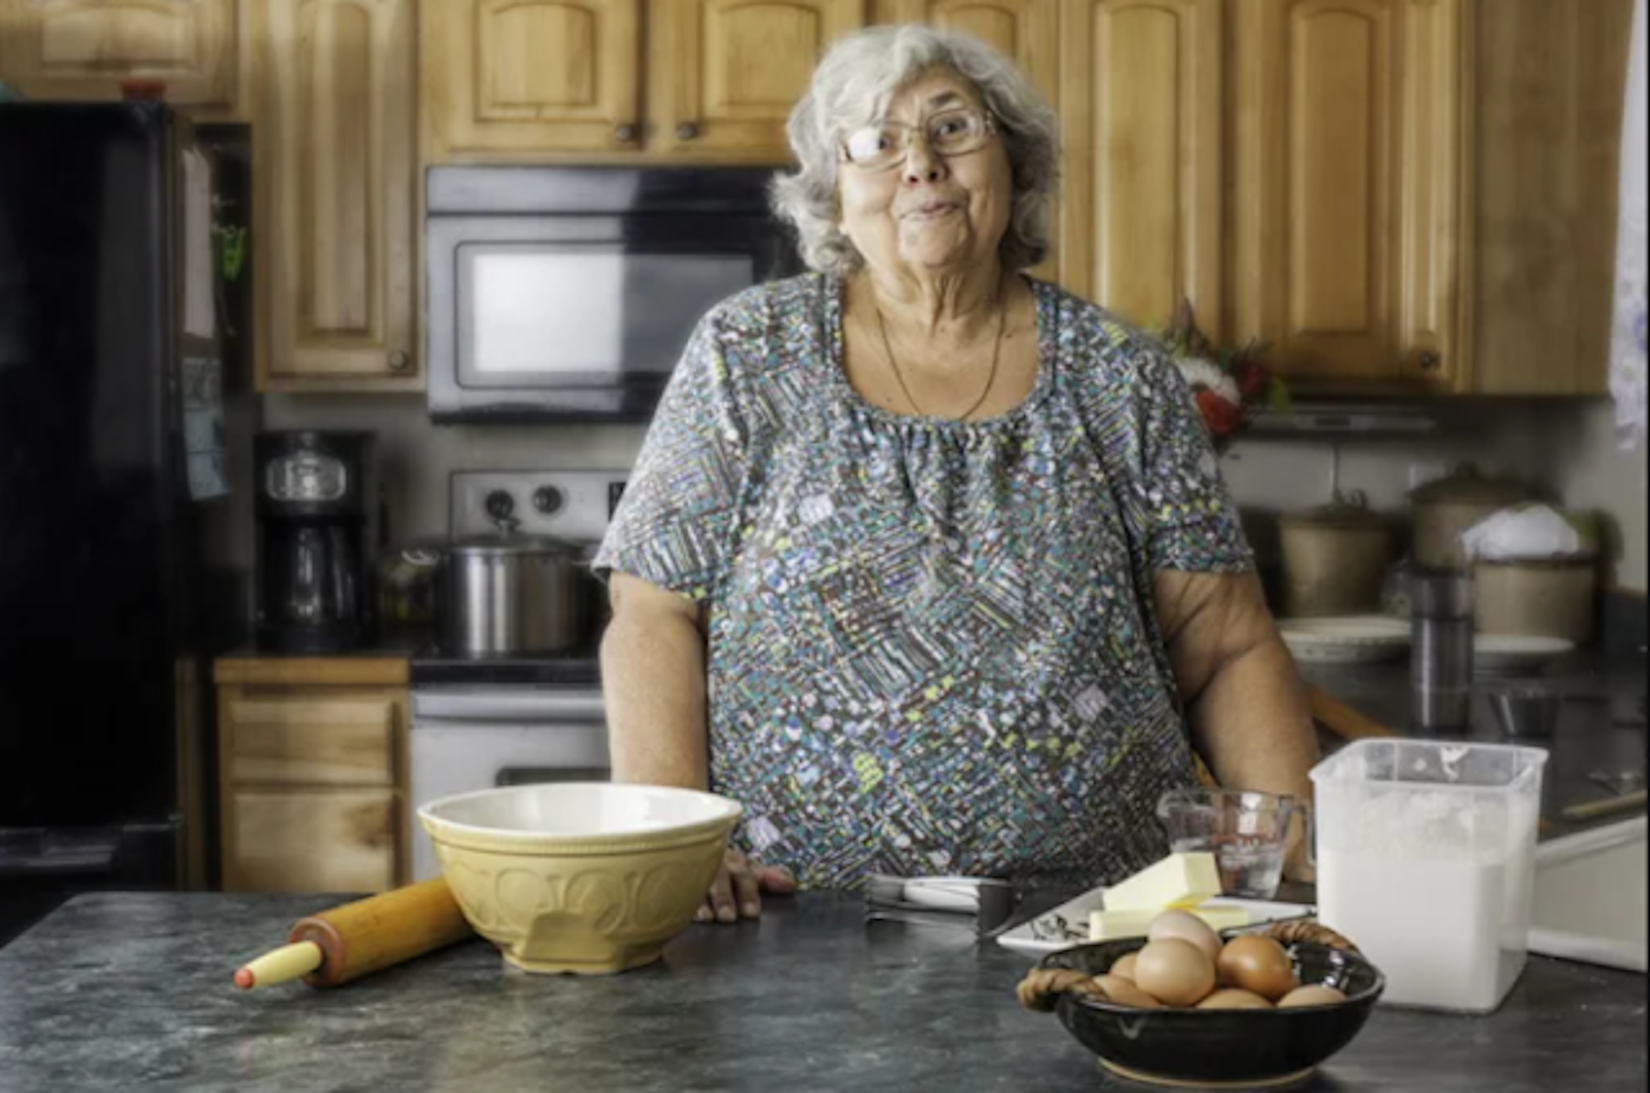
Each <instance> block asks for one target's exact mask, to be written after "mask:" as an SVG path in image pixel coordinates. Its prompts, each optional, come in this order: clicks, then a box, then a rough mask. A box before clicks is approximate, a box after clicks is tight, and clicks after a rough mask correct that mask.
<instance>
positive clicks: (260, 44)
mask: <svg viewBox="0 0 1650 1093" xmlns="http://www.w3.org/2000/svg"><path fill="white" fill-rule="evenodd" d="M256 3H257V15H258V18H257V23H256V41H257V49H256V51H255V54H254V59H253V70H254V80H253V87H254V95H253V99H254V110H255V113H256V122H255V125H254V141H255V152H254V166H253V208H254V214H255V216H256V217H257V223H258V231H257V233H256V234H257V236H258V238H259V240H260V242H259V243H258V245H256V246H255V247H254V253H255V256H256V277H257V279H256V282H255V284H256V286H257V287H256V292H257V301H258V309H257V316H258V327H259V329H260V330H261V331H263V334H262V336H261V337H260V338H259V343H260V344H259V349H260V352H259V354H258V356H257V372H258V380H259V383H258V388H259V390H261V391H266V392H267V391H302V390H333V391H337V390H378V391H393V390H418V389H420V387H421V380H420V374H419V373H420V369H419V366H418V354H417V351H416V347H417V340H418V339H417V329H418V324H417V321H416V311H417V299H418V295H417V282H416V276H417V269H418V253H417V252H418V248H417V245H416V242H417V232H418V228H419V225H418V222H417V204H418V202H417V192H418V179H417V169H418V165H417V149H416V143H417V130H416V112H417V81H416V56H415V51H414V33H415V22H416V20H415V14H416V13H415V9H414V5H413V0H256Z"/></svg>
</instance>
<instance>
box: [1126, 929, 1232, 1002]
mask: <svg viewBox="0 0 1650 1093" xmlns="http://www.w3.org/2000/svg"><path fill="white" fill-rule="evenodd" d="M1134 983H1135V986H1137V987H1139V988H1140V989H1141V990H1143V991H1145V992H1146V993H1147V994H1149V995H1151V996H1152V997H1153V998H1155V999H1157V1000H1158V1001H1159V1002H1162V1003H1164V1004H1165V1005H1169V1006H1195V1005H1197V1004H1198V1003H1199V1002H1201V1001H1203V999H1205V998H1207V997H1208V995H1209V992H1210V991H1212V990H1214V989H1215V966H1214V963H1213V962H1212V961H1210V959H1209V958H1208V957H1207V956H1205V955H1204V954H1203V950H1202V949H1200V948H1198V947H1197V946H1196V945H1193V944H1192V943H1191V942H1190V941H1182V940H1181V939H1180V938H1178V937H1169V938H1164V939H1163V940H1162V941H1148V942H1147V943H1146V947H1145V948H1143V949H1141V950H1140V952H1139V953H1138V954H1137V955H1136V956H1135V958H1134Z"/></svg>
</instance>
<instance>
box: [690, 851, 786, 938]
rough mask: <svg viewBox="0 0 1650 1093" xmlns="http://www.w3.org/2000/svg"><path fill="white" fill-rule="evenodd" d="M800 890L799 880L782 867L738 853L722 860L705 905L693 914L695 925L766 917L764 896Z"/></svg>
mask: <svg viewBox="0 0 1650 1093" xmlns="http://www.w3.org/2000/svg"><path fill="white" fill-rule="evenodd" d="M794 891H796V878H795V877H794V876H792V875H791V871H790V870H789V869H786V868H784V867H783V866H779V865H762V864H761V863H759V862H756V861H752V860H751V859H749V858H746V857H745V855H743V854H741V853H740V852H739V851H737V850H729V851H728V852H727V853H726V854H724V855H723V857H722V864H721V866H720V867H719V868H718V869H717V870H716V879H715V880H714V881H712V882H711V886H710V891H709V892H708V893H706V896H705V902H704V903H703V904H701V905H700V906H699V909H698V910H697V911H695V912H694V913H693V920H694V921H695V922H712V921H714V922H737V921H739V919H740V918H760V917H761V916H762V893H763V892H774V893H780V894H784V893H790V892H794Z"/></svg>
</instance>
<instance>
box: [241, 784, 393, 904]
mask: <svg viewBox="0 0 1650 1093" xmlns="http://www.w3.org/2000/svg"><path fill="white" fill-rule="evenodd" d="M229 807H230V811H231V814H232V816H233V820H232V824H231V827H230V832H231V834H230V845H229V846H228V847H227V848H226V851H227V852H226V854H225V856H224V857H225V861H224V866H225V869H224V886H225V887H226V888H228V889H229V890H231V891H241V892H382V891H384V890H386V889H389V888H392V887H394V886H395V883H396V856H397V840H396V838H395V829H396V818H397V816H398V815H399V812H400V796H399V794H396V793H394V792H392V791H388V790H384V791H374V790H318V791H315V792H295V791H269V792H263V791H256V790H236V791H235V792H234V796H233V798H232V799H231V801H230V805H229Z"/></svg>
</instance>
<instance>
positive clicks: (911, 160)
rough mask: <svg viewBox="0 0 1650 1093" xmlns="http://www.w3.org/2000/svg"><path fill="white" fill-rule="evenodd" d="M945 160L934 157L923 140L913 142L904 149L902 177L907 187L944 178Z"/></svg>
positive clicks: (945, 170) (945, 171)
mask: <svg viewBox="0 0 1650 1093" xmlns="http://www.w3.org/2000/svg"><path fill="white" fill-rule="evenodd" d="M946 173H947V168H946V166H945V160H943V159H941V158H940V157H939V156H936V155H935V154H934V153H933V152H932V151H931V150H930V149H929V147H928V142H927V141H925V140H913V141H912V142H911V143H910V144H908V145H906V147H905V165H904V168H903V175H902V177H903V178H904V179H905V181H906V183H907V184H908V185H913V186H915V185H919V184H921V183H924V182H938V181H940V180H941V179H943V178H945V176H946Z"/></svg>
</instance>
